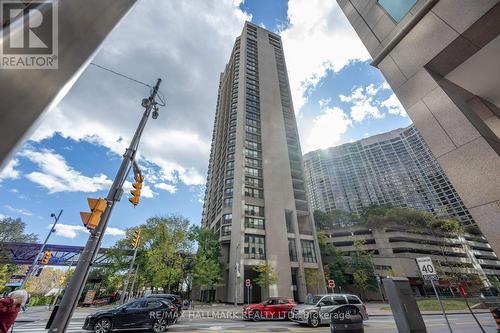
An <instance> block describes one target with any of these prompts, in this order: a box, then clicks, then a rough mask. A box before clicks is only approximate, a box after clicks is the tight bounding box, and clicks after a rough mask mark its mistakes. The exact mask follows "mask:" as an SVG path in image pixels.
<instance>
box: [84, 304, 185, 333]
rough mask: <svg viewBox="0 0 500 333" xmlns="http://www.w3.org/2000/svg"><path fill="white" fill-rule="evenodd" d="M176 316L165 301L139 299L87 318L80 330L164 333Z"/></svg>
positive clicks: (172, 306)
mask: <svg viewBox="0 0 500 333" xmlns="http://www.w3.org/2000/svg"><path fill="white" fill-rule="evenodd" d="M177 316H178V312H177V307H175V306H174V305H172V304H171V303H170V302H168V301H167V300H163V299H158V298H141V299H137V300H134V301H132V302H130V303H127V304H124V305H121V306H119V307H116V308H114V309H110V310H105V311H98V312H96V313H94V314H92V315H90V316H88V317H87V318H86V319H85V323H84V324H83V327H82V328H83V329H84V330H90V331H94V332H95V333H108V332H110V331H115V330H116V331H120V330H127V331H132V330H134V332H135V330H151V329H152V330H153V331H154V332H164V331H165V330H166V329H167V328H168V326H170V325H172V324H173V323H175V321H176V319H177Z"/></svg>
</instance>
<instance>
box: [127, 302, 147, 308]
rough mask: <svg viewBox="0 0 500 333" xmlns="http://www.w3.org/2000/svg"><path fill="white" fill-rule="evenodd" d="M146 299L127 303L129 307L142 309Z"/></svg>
mask: <svg viewBox="0 0 500 333" xmlns="http://www.w3.org/2000/svg"><path fill="white" fill-rule="evenodd" d="M143 303H144V301H137V302H132V303H130V304H129V305H127V309H140V308H142V307H144V306H143Z"/></svg>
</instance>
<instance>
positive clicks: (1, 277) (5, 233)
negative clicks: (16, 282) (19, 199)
mask: <svg viewBox="0 0 500 333" xmlns="http://www.w3.org/2000/svg"><path fill="white" fill-rule="evenodd" d="M25 228H26V224H25V223H24V222H23V221H22V220H21V219H13V218H10V217H4V218H1V219H0V257H3V258H6V259H9V253H8V252H7V251H6V250H5V249H4V248H3V243H4V242H24V243H34V242H36V241H37V240H38V237H37V236H36V234H27V233H25ZM18 270H19V267H17V266H16V265H14V264H2V263H0V292H3V291H4V289H5V283H7V282H8V281H9V280H10V277H11V275H13V274H16V272H17V271H18Z"/></svg>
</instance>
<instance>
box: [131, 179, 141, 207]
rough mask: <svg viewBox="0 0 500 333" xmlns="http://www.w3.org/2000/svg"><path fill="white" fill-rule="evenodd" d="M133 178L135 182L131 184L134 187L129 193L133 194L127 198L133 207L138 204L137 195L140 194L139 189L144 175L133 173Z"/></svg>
mask: <svg viewBox="0 0 500 333" xmlns="http://www.w3.org/2000/svg"><path fill="white" fill-rule="evenodd" d="M134 179H135V183H133V184H132V186H133V187H134V189H133V190H131V191H130V194H132V195H133V196H132V197H131V198H128V201H130V202H131V203H132V204H133V205H134V207H135V206H137V205H138V204H139V197H140V196H141V189H142V183H143V182H144V177H143V176H142V175H135V177H134Z"/></svg>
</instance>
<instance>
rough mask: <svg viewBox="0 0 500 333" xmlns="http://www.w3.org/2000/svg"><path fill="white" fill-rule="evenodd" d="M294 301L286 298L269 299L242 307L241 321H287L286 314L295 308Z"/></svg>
mask: <svg viewBox="0 0 500 333" xmlns="http://www.w3.org/2000/svg"><path fill="white" fill-rule="evenodd" d="M295 305H296V304H295V301H294V300H293V299H292V298H288V297H271V298H269V299H268V300H267V301H265V302H262V303H258V304H250V305H246V306H244V307H243V319H246V320H249V319H252V320H254V321H259V320H261V319H288V313H289V312H290V310H292V308H293V307H294V306H295Z"/></svg>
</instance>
